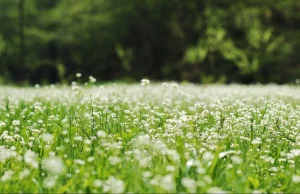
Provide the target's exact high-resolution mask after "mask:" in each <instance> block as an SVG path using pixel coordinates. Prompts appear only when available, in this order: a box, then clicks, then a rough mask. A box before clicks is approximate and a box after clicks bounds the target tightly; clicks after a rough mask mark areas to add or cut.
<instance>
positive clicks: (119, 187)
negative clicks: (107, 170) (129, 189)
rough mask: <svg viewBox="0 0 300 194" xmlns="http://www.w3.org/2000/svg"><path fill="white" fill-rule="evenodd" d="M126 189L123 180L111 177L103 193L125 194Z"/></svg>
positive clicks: (105, 182)
mask: <svg viewBox="0 0 300 194" xmlns="http://www.w3.org/2000/svg"><path fill="white" fill-rule="evenodd" d="M124 189H125V186H124V183H123V181H122V180H118V179H116V178H115V177H113V176H110V177H109V178H108V180H106V181H104V185H103V192H104V193H107V192H110V193H123V192H124Z"/></svg>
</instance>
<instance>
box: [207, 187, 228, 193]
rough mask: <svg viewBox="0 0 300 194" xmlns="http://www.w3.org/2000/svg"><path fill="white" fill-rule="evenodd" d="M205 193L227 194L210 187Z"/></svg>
mask: <svg viewBox="0 0 300 194" xmlns="http://www.w3.org/2000/svg"><path fill="white" fill-rule="evenodd" d="M206 193H227V192H226V191H223V190H222V189H220V188H219V187H210V188H209V189H208V190H207V191H206Z"/></svg>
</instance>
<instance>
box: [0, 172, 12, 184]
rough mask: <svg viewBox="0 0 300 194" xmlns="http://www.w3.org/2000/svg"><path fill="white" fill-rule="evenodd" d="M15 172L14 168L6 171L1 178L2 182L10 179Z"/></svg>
mask: <svg viewBox="0 0 300 194" xmlns="http://www.w3.org/2000/svg"><path fill="white" fill-rule="evenodd" d="M13 174H14V171H12V170H7V171H5V172H4V174H3V176H2V177H1V178H0V181H1V182H6V181H9V180H10V179H11V178H12V176H13Z"/></svg>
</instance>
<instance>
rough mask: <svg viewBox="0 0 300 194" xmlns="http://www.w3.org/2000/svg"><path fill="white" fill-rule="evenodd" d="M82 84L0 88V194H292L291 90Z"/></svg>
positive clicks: (296, 108) (296, 187) (294, 136)
mask: <svg viewBox="0 0 300 194" xmlns="http://www.w3.org/2000/svg"><path fill="white" fill-rule="evenodd" d="M78 76H79V75H78ZM91 82H93V79H92V78H90V84H88V85H85V86H82V85H77V84H76V83H75V82H74V83H73V84H72V86H54V85H52V86H45V87H36V88H17V87H4V86H2V87H0V94H1V95H0V192H3V191H4V192H55V193H63V192H98V193H99V192H105V193H106V192H108V193H122V192H148V193H153V192H157V193H158V192H159V193H163V192H172V193H174V192H190V193H195V192H210V193H220V192H228V193H230V192H235V193H236V192H239V193H241V192H247V193H249V192H250V193H252V192H255V193H259V192H300V88H299V86H285V85H282V86H277V85H266V86H261V85H252V86H241V85H229V86H223V85H208V86H204V85H193V84H177V83H154V84H153V83H150V81H149V80H146V79H145V80H142V81H141V84H133V85H126V84H107V85H100V86H99V85H93V84H92V83H91Z"/></svg>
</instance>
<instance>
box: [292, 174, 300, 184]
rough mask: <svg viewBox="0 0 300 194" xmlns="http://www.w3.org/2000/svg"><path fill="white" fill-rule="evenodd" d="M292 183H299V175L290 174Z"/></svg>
mask: <svg viewBox="0 0 300 194" xmlns="http://www.w3.org/2000/svg"><path fill="white" fill-rule="evenodd" d="M292 181H293V183H300V176H299V175H293V176H292Z"/></svg>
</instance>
